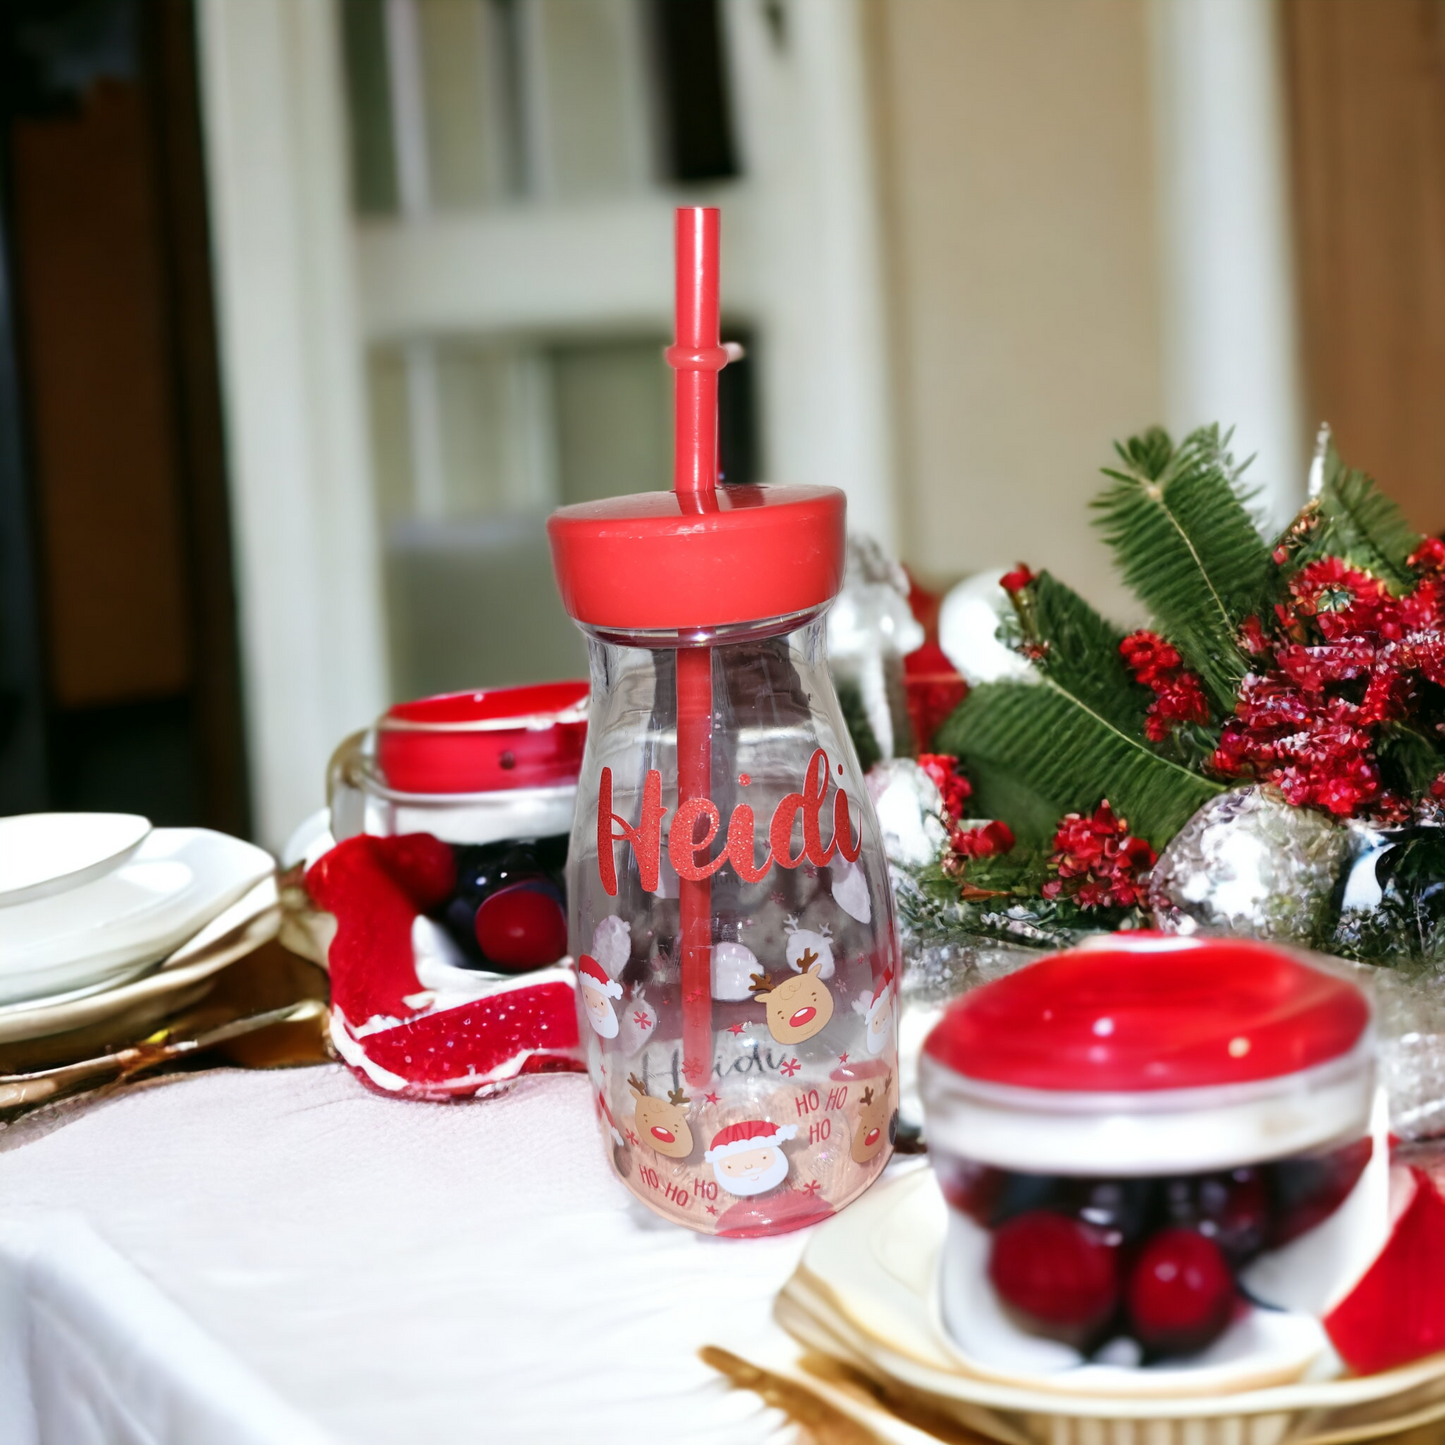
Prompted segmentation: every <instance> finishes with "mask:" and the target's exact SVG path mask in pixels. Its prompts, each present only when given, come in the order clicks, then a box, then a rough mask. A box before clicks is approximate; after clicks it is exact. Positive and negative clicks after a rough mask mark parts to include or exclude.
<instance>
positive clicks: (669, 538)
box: [547, 486, 845, 629]
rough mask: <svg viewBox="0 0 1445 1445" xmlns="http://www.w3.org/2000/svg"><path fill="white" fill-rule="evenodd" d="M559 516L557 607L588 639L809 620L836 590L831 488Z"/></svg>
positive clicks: (836, 513) (552, 529)
mask: <svg viewBox="0 0 1445 1445" xmlns="http://www.w3.org/2000/svg"><path fill="white" fill-rule="evenodd" d="M707 500H708V503H709V507H708V510H705V511H698V510H696V509H695V506H694V505H692V504H689V502H688V501H687V500H686V499H685V498H684V497H681V496H679V494H678V493H676V492H642V493H640V494H638V495H635V496H630V497H616V498H613V499H611V500H608V501H603V502H583V503H581V504H579V505H577V506H573V507H563V508H561V509H560V510H559V511H556V512H554V513H553V514H552V515H551V516H550V517H549V518H548V519H547V536H548V538H549V540H550V541H551V544H552V565H553V567H554V568H555V569H556V572H557V585H558V587H559V588H560V590H561V593H562V605H563V606H564V607H566V609H567V611H568V613H569V614H570V615H571V616H572V617H574V618H575V619H576V620H577V621H578V622H581V623H585V624H587V625H588V626H591V627H601V628H609V627H617V628H625V629H647V628H669V629H670V628H690V627H721V626H724V625H726V624H729V623H739V622H758V621H761V620H762V619H764V618H768V617H782V616H786V615H787V614H790V613H797V612H809V611H814V610H816V609H817V608H819V607H824V606H826V605H827V604H828V603H829V602H831V601H832V600H833V598H834V597H836V596H837V595H838V589H839V587H841V586H842V584H843V563H844V545H845V534H844V505H845V504H844V498H843V493H842V492H840V491H838V490H837V488H835V487H754V486H748V487H719V488H718V489H717V491H716V492H713V493H710V494H708V498H707Z"/></svg>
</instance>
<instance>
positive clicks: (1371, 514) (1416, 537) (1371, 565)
mask: <svg viewBox="0 0 1445 1445" xmlns="http://www.w3.org/2000/svg"><path fill="white" fill-rule="evenodd" d="M1321 439H1322V441H1323V442H1324V455H1323V457H1321V458H1319V459H1318V464H1319V465H1320V467H1321V486H1320V491H1319V496H1318V497H1317V498H1316V499H1315V500H1314V501H1312V502H1311V503H1309V504H1308V505H1307V506H1306V508H1305V510H1304V512H1302V513H1301V514H1300V520H1301V521H1305V520H1307V519H1308V517H1309V516H1310V514H1311V512H1312V511H1313V515H1314V524H1313V526H1312V527H1311V528H1310V529H1309V532H1308V535H1307V537H1306V540H1305V542H1304V545H1303V546H1302V547H1300V548H1299V550H1298V551H1297V552H1295V554H1294V558H1293V561H1294V563H1295V564H1296V565H1297V566H1303V565H1304V564H1305V563H1306V562H1311V561H1314V560H1315V559H1316V558H1317V557H1323V556H1326V555H1329V554H1333V555H1336V556H1343V557H1345V558H1346V559H1347V560H1348V561H1349V562H1350V563H1352V564H1353V565H1354V566H1356V567H1360V568H1363V569H1364V570H1365V571H1367V572H1372V573H1374V575H1375V576H1376V577H1379V578H1380V579H1381V580H1383V581H1384V582H1385V583H1387V584H1388V585H1389V586H1390V587H1391V588H1392V589H1393V590H1394V591H1395V592H1396V593H1401V592H1408V591H1409V590H1410V588H1412V587H1413V586H1414V585H1415V580H1416V579H1415V574H1414V573H1413V572H1412V571H1411V570H1410V566H1409V563H1408V560H1407V559H1408V558H1409V556H1410V554H1411V553H1412V552H1414V550H1415V549H1416V548H1417V547H1418V546H1419V545H1420V543H1421V540H1422V538H1421V536H1420V534H1419V533H1418V532H1417V531H1415V530H1414V528H1412V527H1411V526H1410V524H1409V523H1408V522H1407V521H1406V520H1405V515H1404V513H1403V512H1401V511H1400V509H1399V507H1397V506H1396V505H1395V503H1394V502H1392V501H1391V500H1390V498H1389V497H1387V496H1385V494H1384V493H1383V492H1381V491H1380V490H1379V488H1378V487H1376V485H1375V483H1374V481H1373V480H1372V479H1371V478H1370V477H1368V476H1367V475H1366V474H1365V473H1364V472H1360V471H1354V470H1352V469H1351V468H1349V467H1347V466H1345V464H1344V462H1342V461H1341V460H1340V454H1339V453H1338V452H1337V451H1336V450H1335V444H1334V441H1333V440H1332V439H1331V438H1330V436H1329V433H1328V430H1325V431H1324V432H1322V434H1321ZM1292 530H1297V529H1292Z"/></svg>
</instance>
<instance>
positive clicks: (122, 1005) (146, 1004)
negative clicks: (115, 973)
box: [0, 877, 281, 1044]
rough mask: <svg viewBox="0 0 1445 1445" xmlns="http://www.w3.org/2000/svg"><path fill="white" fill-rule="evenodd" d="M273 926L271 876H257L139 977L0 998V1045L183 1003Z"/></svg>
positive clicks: (130, 1023) (135, 1019)
mask: <svg viewBox="0 0 1445 1445" xmlns="http://www.w3.org/2000/svg"><path fill="white" fill-rule="evenodd" d="M280 928H281V905H280V901H279V899H278V897H277V892H276V880H275V878H274V877H272V878H264V879H262V880H261V882H260V883H258V884H257V885H256V886H255V887H254V888H252V889H251V890H250V892H248V893H247V894H246V895H245V897H243V898H241V899H240V900H239V901H238V902H236V903H233V904H232V905H231V906H230V907H229V908H227V909H226V910H225V911H224V912H223V913H221V914H219V915H218V916H217V917H216V918H213V919H212V920H211V921H210V922H209V923H208V924H206V926H205V927H204V928H203V929H201V931H200V932H199V933H197V934H196V935H195V936H194V937H193V938H190V939H188V940H187V941H186V942H185V943H183V944H182V945H181V946H180V947H179V948H178V949H176V951H175V952H174V953H172V954H171V955H170V956H169V957H168V958H167V959H166V960H165V961H164V962H163V963H161V964H159V965H157V966H156V967H155V968H154V969H151V970H149V971H148V972H146V973H145V974H144V975H142V976H141V977H140V978H135V979H131V980H129V981H128V982H123V983H111V984H100V985H98V986H97V985H94V984H93V985H91V987H89V988H82V989H73V990H71V991H70V992H68V993H63V994H57V995H53V996H51V997H47V998H36V999H26V1000H25V1001H24V1002H23V1003H11V1004H0V1044H9V1043H17V1042H20V1041H22V1040H25V1039H39V1038H47V1037H49V1036H50V1035H52V1034H63V1033H69V1032H71V1031H72V1030H74V1029H81V1028H88V1027H90V1026H91V1025H94V1024H103V1023H108V1022H110V1021H112V1020H114V1019H118V1018H120V1017H121V1015H125V1016H126V1019H125V1023H126V1026H127V1027H135V1026H137V1025H139V1024H142V1023H144V1022H146V1021H148V1020H150V1019H159V1018H162V1017H164V1016H165V1015H166V1014H169V1013H173V1012H174V1011H175V1010H176V1009H178V1008H184V1007H185V1006H186V1003H187V995H188V993H189V992H191V991H196V992H202V991H204V989H205V987H206V986H207V981H208V980H209V979H210V977H211V975H212V974H214V973H218V972H219V971H220V970H221V969H223V968H225V967H226V965H227V964H231V963H234V962H235V961H236V960H237V959H238V958H243V957H244V956H245V955H246V954H248V953H251V952H253V951H254V950H255V949H257V948H259V947H260V946H261V945H262V944H263V943H266V942H267V941H268V940H270V939H272V938H275V937H276V935H277V933H278V932H279V931H280Z"/></svg>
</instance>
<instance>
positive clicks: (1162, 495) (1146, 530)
mask: <svg viewBox="0 0 1445 1445" xmlns="http://www.w3.org/2000/svg"><path fill="white" fill-rule="evenodd" d="M1116 450H1117V451H1118V453H1119V457H1120V459H1121V461H1122V462H1123V467H1122V469H1114V468H1105V469H1104V474H1105V476H1107V477H1110V478H1111V479H1112V481H1113V485H1112V486H1110V487H1109V488H1107V489H1106V490H1105V491H1104V493H1103V494H1102V495H1101V496H1100V497H1098V498H1097V499H1096V501H1095V502H1094V504H1093V505H1094V506H1095V507H1096V508H1097V510H1098V513H1099V515H1098V517H1097V518H1096V521H1097V523H1098V525H1099V527H1100V528H1101V530H1102V531H1103V534H1104V537H1105V540H1106V541H1107V542H1108V543H1109V546H1110V547H1111V548H1112V549H1113V552H1114V558H1115V562H1116V563H1117V565H1118V567H1119V570H1120V572H1121V573H1122V575H1123V578H1124V581H1125V582H1126V583H1127V584H1128V585H1129V587H1130V588H1131V589H1132V590H1133V591H1134V593H1135V594H1136V595H1137V596H1138V597H1139V599H1140V600H1141V601H1142V602H1143V603H1144V605H1145V606H1146V607H1147V608H1148V609H1149V612H1150V614H1151V615H1152V617H1153V619H1154V622H1155V625H1156V626H1157V628H1158V630H1159V631H1160V632H1161V633H1163V635H1164V636H1165V637H1167V638H1168V639H1169V640H1170V641H1171V642H1172V643H1173V644H1174V645H1175V647H1177V648H1178V649H1179V651H1180V652H1181V653H1182V654H1183V655H1184V659H1185V661H1186V662H1187V663H1188V665H1189V666H1190V667H1191V668H1193V669H1194V670H1195V671H1196V672H1198V673H1199V675H1200V677H1201V678H1202V679H1203V681H1204V685H1205V688H1206V689H1207V690H1208V692H1209V694H1210V696H1211V697H1212V699H1213V701H1214V704H1215V707H1216V708H1217V709H1218V710H1219V711H1221V712H1228V711H1230V710H1231V709H1232V708H1233V705H1234V697H1235V693H1236V691H1237V690H1238V686H1239V684H1240V682H1241V681H1243V679H1244V676H1245V674H1246V672H1247V671H1248V670H1249V665H1248V661H1247V659H1246V658H1245V657H1244V655H1243V654H1242V653H1241V652H1240V650H1239V647H1238V644H1237V641H1236V634H1237V631H1238V628H1239V624H1240V623H1241V622H1242V621H1243V620H1244V619H1245V618H1246V617H1247V616H1249V615H1250V614H1251V613H1253V612H1257V611H1258V610H1259V608H1260V606H1261V603H1262V601H1263V599H1264V597H1265V595H1266V591H1267V588H1268V586H1269V581H1270V549H1269V546H1268V545H1267V544H1266V542H1265V541H1264V539H1263V538H1262V537H1261V536H1260V534H1259V532H1258V531H1257V530H1256V528H1255V525H1254V522H1253V520H1252V519H1251V517H1250V514H1249V508H1248V505H1247V503H1248V500H1249V497H1248V493H1247V492H1246V491H1245V489H1244V487H1243V485H1242V482H1241V474H1242V472H1243V470H1244V468H1243V467H1242V466H1237V465H1236V464H1235V461H1234V458H1233V456H1232V455H1231V454H1230V451H1229V437H1228V435H1223V436H1221V434H1220V431H1219V428H1218V427H1217V426H1211V427H1203V428H1201V429H1200V430H1198V431H1195V432H1192V433H1191V434H1190V435H1189V436H1187V437H1186V438H1185V439H1184V441H1183V442H1181V443H1180V444H1179V446H1178V447H1175V446H1174V445H1173V444H1172V443H1171V441H1170V439H1169V435H1168V433H1167V432H1164V431H1162V430H1161V429H1159V428H1157V427H1156V428H1154V429H1152V430H1150V431H1147V432H1145V433H1144V434H1143V435H1142V436H1138V437H1133V438H1131V439H1130V440H1129V441H1127V442H1125V443H1124V444H1123V445H1122V446H1118V447H1117V448H1116Z"/></svg>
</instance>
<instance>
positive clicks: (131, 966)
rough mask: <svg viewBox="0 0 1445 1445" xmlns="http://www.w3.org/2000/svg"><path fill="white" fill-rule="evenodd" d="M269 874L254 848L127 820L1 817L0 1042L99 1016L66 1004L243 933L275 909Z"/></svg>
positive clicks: (266, 860)
mask: <svg viewBox="0 0 1445 1445" xmlns="http://www.w3.org/2000/svg"><path fill="white" fill-rule="evenodd" d="M274 872H275V863H274V862H273V860H272V859H271V856H270V855H269V854H268V853H266V852H265V851H264V850H263V849H260V848H257V847H255V846H254V845H253V844H250V843H245V842H242V841H241V840H240V839H238V838H232V837H229V836H227V835H226V834H224V833H213V832H211V831H209V830H208V829H204V828H152V827H151V825H150V823H149V821H148V820H147V819H145V818H140V817H136V816H134V815H133V814H125V813H29V814H23V815H20V816H16V817H10V818H0V1039H3V1038H20V1037H33V1036H35V1035H36V1034H37V1033H43V1032H55V1031H58V1030H59V1029H64V1028H70V1027H76V1026H78V1024H79V1023H82V1022H91V1021H94V1020H95V1019H96V1018H98V1017H101V1016H104V1014H105V1013H106V1012H108V1011H109V1010H108V1008H107V1007H106V1006H101V1007H99V1008H97V1007H94V1006H92V1007H91V1008H89V1009H83V1010H80V1011H79V1012H78V1014H77V1013H76V1011H75V1010H74V1009H73V1008H72V1007H71V1006H72V1005H74V1004H76V1003H77V1002H79V1001H81V1000H84V999H89V998H96V999H97V1000H98V999H99V998H100V997H101V996H104V997H105V998H106V999H107V1000H108V999H110V998H111V997H112V996H114V995H115V994H117V993H119V992H120V991H121V990H122V989H123V988H124V987H125V986H127V985H130V984H131V983H132V981H134V980H137V979H139V978H140V977H141V976H142V975H146V974H149V973H152V972H154V971H156V970H157V968H158V967H159V966H160V965H162V964H163V963H170V962H173V961H174V962H183V961H184V959H183V958H182V957H181V955H183V954H186V955H191V954H194V953H195V952H196V950H195V949H194V948H191V947H188V946H187V945H190V944H193V943H198V942H200V941H201V939H200V938H199V937H198V935H202V934H205V935H206V936H207V937H208V938H209V936H210V935H212V934H215V935H216V939H215V941H217V942H220V941H221V940H222V937H223V936H229V935H230V933H232V932H234V931H236V930H242V931H244V928H245V925H246V924H247V923H248V922H251V921H254V919H255V918H256V916H257V915H258V913H262V912H265V911H266V910H268V909H274V906H275V884H274ZM252 946H254V944H253V945H252ZM215 953H216V950H214V949H211V950H208V951H207V955H206V956H207V958H208V960H209V959H210V958H211V957H212V956H213V955H214V954H215ZM231 956H232V957H234V956H235V954H234V953H233V954H232V955H231ZM152 991H153V990H152Z"/></svg>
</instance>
